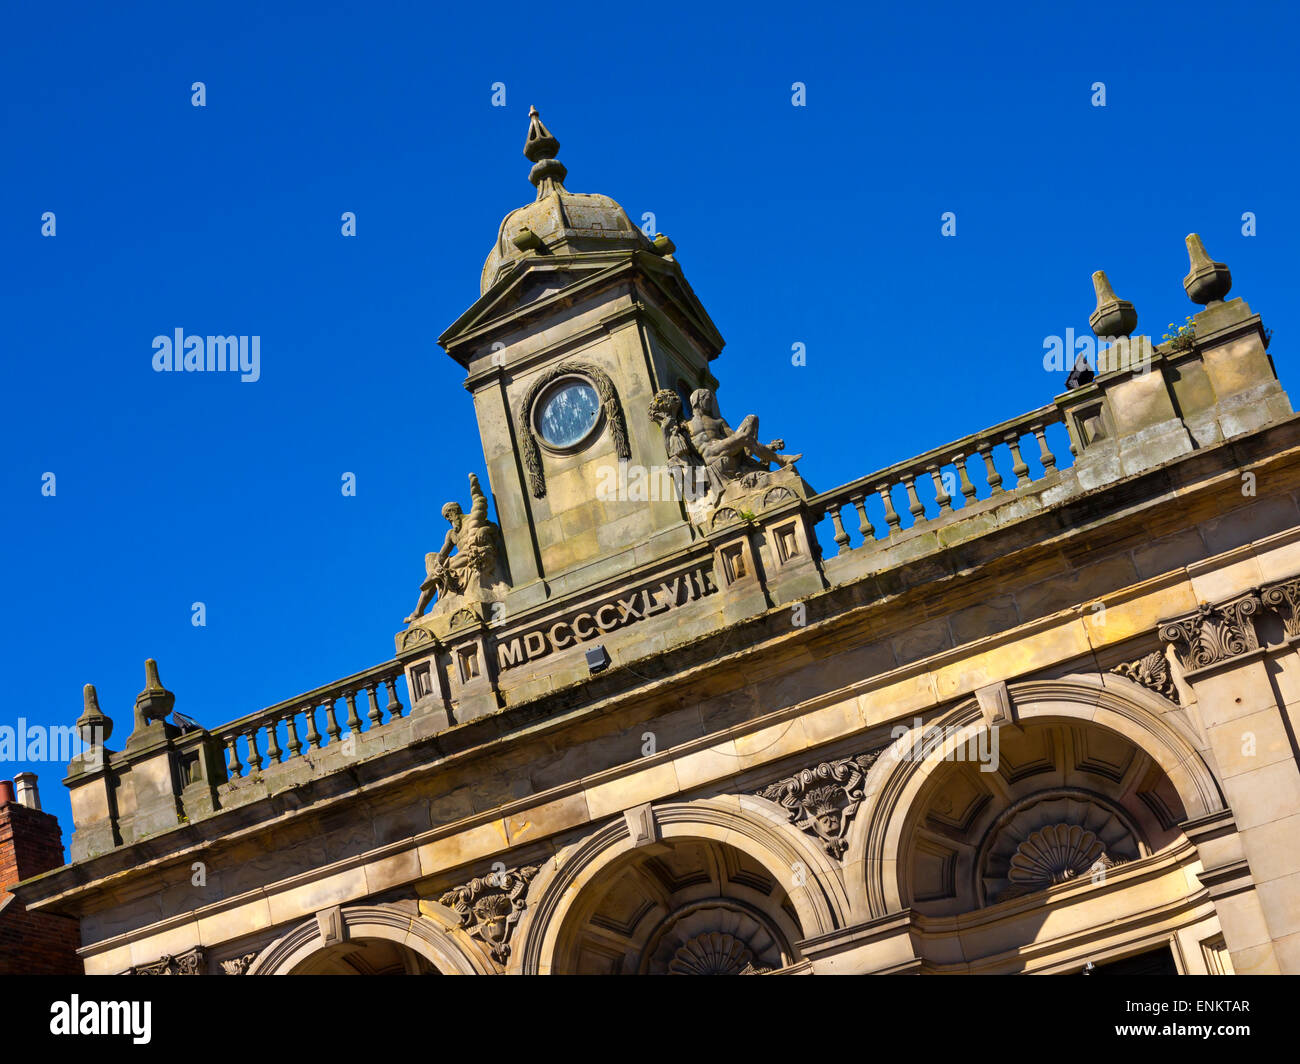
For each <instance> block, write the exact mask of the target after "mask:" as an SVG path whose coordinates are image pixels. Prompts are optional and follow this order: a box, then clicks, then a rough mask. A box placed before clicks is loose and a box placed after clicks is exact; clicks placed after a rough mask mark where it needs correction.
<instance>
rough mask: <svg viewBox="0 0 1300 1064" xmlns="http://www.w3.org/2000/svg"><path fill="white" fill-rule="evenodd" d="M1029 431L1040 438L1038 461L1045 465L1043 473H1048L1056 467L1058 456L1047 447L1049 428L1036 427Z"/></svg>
mask: <svg viewBox="0 0 1300 1064" xmlns="http://www.w3.org/2000/svg"><path fill="white" fill-rule="evenodd" d="M1029 431H1030V432H1032V433H1033V434H1034V435H1035V436H1037V437H1038V460H1039V461H1040V462H1042V463H1043V472H1044V473H1046V472H1047V471H1048V470H1049V469H1051V468H1053V467H1054V466H1055V465H1056V455H1054V454H1052V449H1051V448H1050V447H1048V446H1047V426H1046V425H1035V426H1033V427H1032V428H1031V429H1030V430H1029Z"/></svg>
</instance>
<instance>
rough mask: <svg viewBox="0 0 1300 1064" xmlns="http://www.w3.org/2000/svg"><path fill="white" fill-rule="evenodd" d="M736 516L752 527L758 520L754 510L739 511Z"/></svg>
mask: <svg viewBox="0 0 1300 1064" xmlns="http://www.w3.org/2000/svg"><path fill="white" fill-rule="evenodd" d="M736 516H737V517H739V518H740V519H741V520H742V521H745V522H747V523H749V524H751V525H752V524H753V523H754V522H755V520H757V519H758V514H756V513H754V511H753V510H737V511H736Z"/></svg>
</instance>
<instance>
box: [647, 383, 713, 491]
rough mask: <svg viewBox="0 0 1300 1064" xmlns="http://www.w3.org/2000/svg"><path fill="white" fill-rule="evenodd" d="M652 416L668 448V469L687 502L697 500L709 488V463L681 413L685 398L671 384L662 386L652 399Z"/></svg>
mask: <svg viewBox="0 0 1300 1064" xmlns="http://www.w3.org/2000/svg"><path fill="white" fill-rule="evenodd" d="M650 420H651V421H653V422H654V423H655V424H656V425H658V426H659V427H660V428H661V429H662V430H663V434H664V450H665V451H667V452H668V473H669V475H670V476H671V477H672V478H673V483H674V484H675V485H676V486H677V493H678V495H680V496H681V498H682V499H684V500H685V501H687V502H694V501H695V500H696V499H697V498H699V497H700V496H701V495H703V494H704V493H705V492H706V491H707V488H708V480H707V476H706V467H705V464H704V459H703V458H702V457H701V456H700V452H699V451H697V450H696V449H695V444H694V442H693V441H692V439H691V430H690V427H689V426H688V424H687V422H686V419H685V418H683V417H682V401H681V399H680V398H679V397H678V395H677V393H676V392H675V391H673V390H672V389H671V388H662V389H660V390H659V391H657V392H656V393H655V396H654V398H653V399H652V400H650Z"/></svg>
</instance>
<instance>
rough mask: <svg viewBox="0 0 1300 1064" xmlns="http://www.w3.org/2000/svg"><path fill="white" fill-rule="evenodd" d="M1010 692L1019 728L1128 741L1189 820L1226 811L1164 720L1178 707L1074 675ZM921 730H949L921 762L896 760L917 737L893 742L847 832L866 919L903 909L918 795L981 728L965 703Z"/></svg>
mask: <svg viewBox="0 0 1300 1064" xmlns="http://www.w3.org/2000/svg"><path fill="white" fill-rule="evenodd" d="M1008 690H1009V693H1010V696H1011V700H1012V702H1013V703H1014V705H1015V709H1016V713H1017V715H1018V717H1019V719H1020V721H1021V722H1022V723H1027V722H1030V721H1043V722H1047V721H1052V720H1057V721H1062V722H1070V721H1075V722H1082V723H1086V724H1093V725H1096V726H1098V727H1100V728H1103V729H1107V730H1109V731H1111V732H1115V733H1117V734H1118V735H1120V736H1122V737H1123V738H1125V739H1127V740H1128V741H1129V742H1130V743H1132V744H1133V745H1134V746H1135V747H1136V748H1137V749H1138V750H1140V751H1142V752H1143V753H1145V754H1146V755H1147V756H1149V757H1150V759H1151V760H1152V761H1153V762H1154V763H1155V764H1156V765H1157V766H1158V767H1159V768H1160V770H1161V771H1163V772H1164V774H1165V776H1167V777H1168V779H1169V781H1170V782H1171V783H1172V785H1173V787H1174V789H1175V791H1176V792H1177V795H1178V798H1179V800H1180V801H1181V803H1182V805H1183V809H1184V811H1185V814H1186V817H1187V819H1198V818H1200V817H1204V816H1208V815H1210V814H1212V813H1215V812H1218V811H1220V810H1222V809H1224V808H1225V803H1224V799H1223V795H1222V792H1221V790H1220V788H1219V785H1218V782H1217V781H1216V780H1215V778H1214V774H1213V773H1212V772H1211V770H1210V768H1209V766H1208V765H1207V764H1206V762H1205V760H1204V759H1203V758H1202V757H1201V755H1200V753H1199V752H1198V750H1197V749H1196V745H1195V743H1194V741H1193V738H1192V736H1191V734H1190V732H1189V731H1188V729H1187V728H1186V726H1185V725H1184V724H1183V723H1182V722H1181V721H1178V720H1176V719H1173V718H1171V717H1170V716H1169V711H1170V710H1173V709H1176V708H1177V707H1176V706H1174V705H1173V703H1170V702H1168V701H1166V700H1165V699H1164V698H1162V697H1160V696H1158V695H1156V694H1154V693H1153V692H1150V691H1148V690H1147V689H1146V688H1144V687H1141V686H1140V685H1139V684H1136V683H1134V682H1133V681H1131V680H1128V679H1126V678H1123V677H1120V676H1115V675H1107V676H1105V677H1101V676H1099V675H1095V674H1094V675H1087V674H1076V675H1071V676H1065V677H1062V678H1059V679H1052V680H1028V681H1024V682H1020V683H1013V684H1009V685H1008ZM924 727H927V728H929V727H935V728H952V729H953V734H951V735H950V736H949V737H948V738H947V739H946V740H945V741H944V742H943V743H942V744H941V745H939V746H936V748H935V749H934V750H933V751H932V752H930V754H929V756H926V757H924V758H922V759H919V760H913V759H909V758H908V757H907V756H905V755H904V754H902V753H900V751H904V750H907V749H909V748H910V747H911V746H912V744H913V742H914V738H915V729H910V730H909V733H908V735H905V736H902V737H900V738H899V739H898V740H896V742H895V743H894V745H893V746H891V747H890V748H889V749H888V750H886V751H885V753H884V754H882V755H881V757H880V759H879V760H878V761H877V762H876V764H875V765H874V766H873V768H872V771H871V772H870V774H869V775H868V778H867V782H866V786H865V791H866V799H865V801H864V803H863V808H862V809H861V810H860V811H859V813H858V817H857V820H856V822H855V823H854V825H853V827H852V828H851V830H850V837H849V844H850V845H849V851H848V854H847V855H846V864H847V863H848V862H849V861H852V860H853V859H854V858H856V857H859V856H860V857H861V858H862V859H863V868H864V870H865V874H866V904H867V908H868V912H869V915H870V916H872V917H876V916H884V915H886V914H887V913H891V912H898V911H899V910H901V909H902V908H904V907H905V901H904V898H903V896H902V892H901V889H900V883H901V876H900V873H901V870H902V866H901V864H900V862H901V861H902V860H903V855H902V853H901V852H900V851H901V847H902V845H903V842H904V829H905V825H906V823H907V820H908V817H909V814H910V813H911V811H912V808H913V804H914V803H915V801H916V800H917V798H918V795H920V794H921V792H922V789H923V788H924V786H925V784H926V783H927V782H928V780H929V779H930V777H931V775H932V774H933V773H934V772H936V771H937V770H939V769H940V768H942V767H943V766H944V765H945V764H947V763H948V762H946V761H945V757H946V755H948V754H950V753H951V752H952V751H954V750H956V749H957V748H959V747H961V746H963V745H966V744H968V743H970V742H971V741H972V740H974V739H975V738H976V737H977V736H978V735H979V734H980V732H982V731H983V730H984V729H985V728H986V727H987V725H986V724H985V721H984V717H983V714H982V713H981V711H980V707H979V704H978V702H977V701H976V699H974V698H968V699H965V700H963V701H962V702H960V703H958V704H957V705H956V706H955V707H953V708H952V709H951V710H949V711H948V712H946V713H944V714H942V715H940V716H938V717H936V718H933V719H930V720H927V721H926V722H925V725H924Z"/></svg>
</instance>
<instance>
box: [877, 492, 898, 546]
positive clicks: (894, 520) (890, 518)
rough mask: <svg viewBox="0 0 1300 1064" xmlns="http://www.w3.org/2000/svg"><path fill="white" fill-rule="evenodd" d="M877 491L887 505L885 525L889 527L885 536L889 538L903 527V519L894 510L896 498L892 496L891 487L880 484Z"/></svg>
mask: <svg viewBox="0 0 1300 1064" xmlns="http://www.w3.org/2000/svg"><path fill="white" fill-rule="evenodd" d="M876 491H877V492H878V493H879V494H880V501H881V502H883V503H884V504H885V524H887V525H888V526H889V531H888V532H886V533H885V536H886V537H889V536H892V535H893V534H894V533H895V532H897V531H898V530H899V528H901V527H902V524H903V519H902V518H901V517H899V516H898V513H897V512H896V511H895V510H894V497H893V495H891V494H890V491H889V485H888V484H880V485H878V486H877V487H876Z"/></svg>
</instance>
